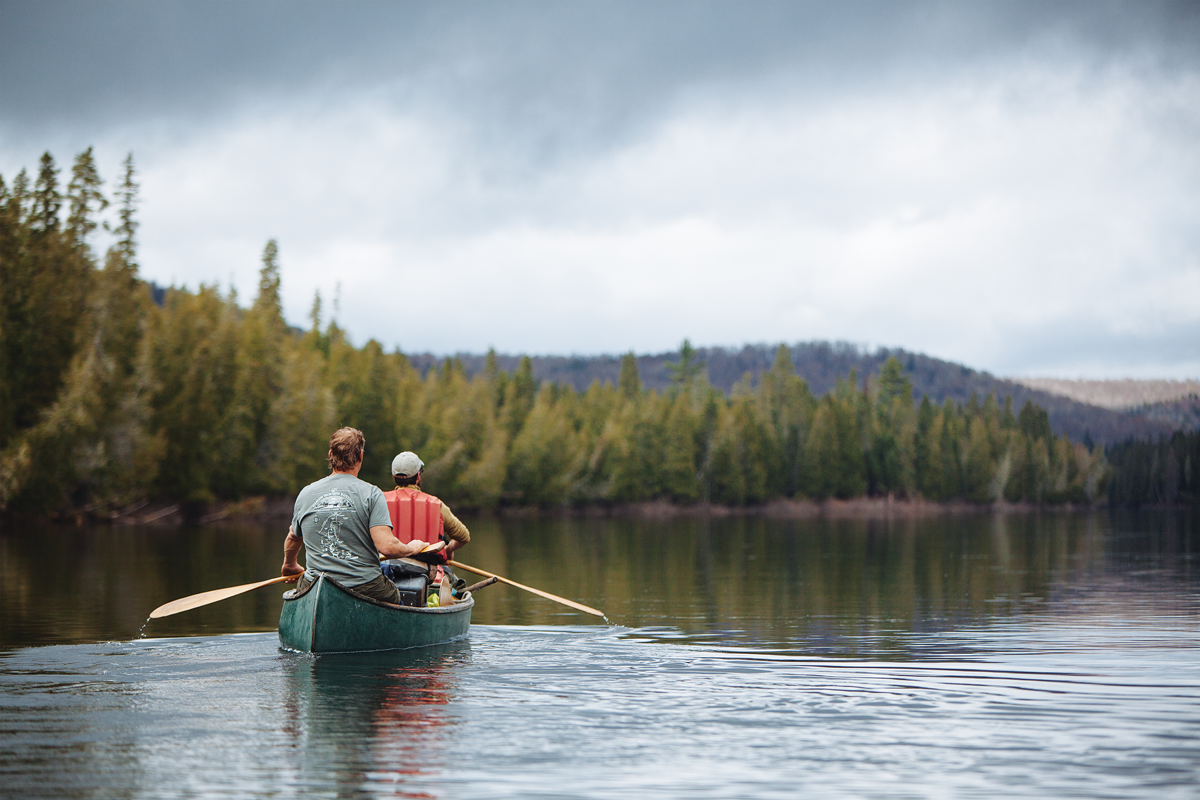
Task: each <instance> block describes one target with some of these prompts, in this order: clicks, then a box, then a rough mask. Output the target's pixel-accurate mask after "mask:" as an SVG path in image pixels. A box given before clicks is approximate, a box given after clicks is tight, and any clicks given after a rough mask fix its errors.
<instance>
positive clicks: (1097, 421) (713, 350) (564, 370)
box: [407, 342, 1200, 444]
mask: <svg viewBox="0 0 1200 800" xmlns="http://www.w3.org/2000/svg"><path fill="white" fill-rule="evenodd" d="M777 347H778V345H766V344H757V345H746V346H745V347H742V348H741V349H733V348H723V347H706V348H697V351H696V353H697V356H698V357H699V358H700V359H701V360H703V361H704V362H705V364H706V366H707V371H708V380H709V382H710V383H712V385H713V386H715V387H716V388H718V389H721V390H722V391H726V392H728V391H729V390H730V389H731V388H732V387H733V385H734V384H735V383H737V382H738V381H740V380H742V378H743V377H744V376H746V374H747V373H748V374H749V375H750V376H751V380H753V381H757V379H758V376H759V375H760V374H761V373H762V372H763V371H764V370H768V369H770V368H771V364H772V363H773V362H774V360H775V350H776V348H777ZM788 349H789V350H790V351H791V355H792V364H793V365H795V368H796V373H797V374H798V375H800V376H801V377H802V378H804V380H806V381H807V382H808V385H809V388H810V389H811V390H812V391H813V393H814V394H816V395H818V396H819V395H823V394H825V393H826V392H828V391H829V390H830V389H832V388H833V387H834V386H835V385H836V384H837V380H838V378H845V377H846V376H847V375H848V374H849V373H850V370H852V369H853V370H855V372H856V373H857V378H858V381H859V382H860V383H861V381H862V378H863V376H864V375H872V374H874V373H875V372H876V371H877V370H878V369H879V368H880V366H882V365H883V363H884V362H885V361H887V360H888V358H891V357H893V356H895V358H896V359H897V360H899V361H900V363H901V364H902V365H904V371H905V373H907V375H908V377H909V379H910V380H911V381H912V384H913V392H914V396H915V398H916V399H917V400H918V401H919V400H920V398H921V396H922V395H929V398H930V400H932V401H934V402H936V403H938V404H941V403H943V402H945V400H946V399H947V398H949V399H952V400H954V401H956V402H958V403H965V402H967V401H968V400H969V399H970V396H971V393H972V392H975V393H977V394H978V396H979V399H980V401H982V400H983V398H984V397H986V396H987V395H988V393H990V392H994V393H995V394H996V397H997V398H998V399H999V401H1000V402H1001V403H1003V402H1004V398H1005V397H1012V400H1013V408H1014V410H1015V411H1019V410H1020V408H1021V406H1022V405H1023V404H1024V403H1025V401H1026V400H1032V401H1033V402H1034V403H1035V404H1036V405H1039V406H1041V407H1042V408H1044V409H1046V411H1047V412H1048V413H1049V415H1050V424H1051V426H1052V427H1053V428H1054V431H1055V432H1056V433H1059V434H1061V433H1066V434H1067V435H1068V436H1069V437H1070V438H1071V440H1072V441H1083V440H1084V439H1085V438H1086V437H1090V438H1091V439H1092V440H1093V441H1096V442H1099V443H1102V444H1113V443H1115V442H1119V441H1124V440H1125V439H1129V438H1131V437H1133V438H1138V439H1144V438H1147V437H1157V436H1159V435H1169V434H1170V433H1171V432H1173V431H1175V430H1177V429H1180V428H1184V429H1192V428H1197V427H1200V402H1196V403H1193V404H1192V405H1191V406H1187V404H1186V403H1185V404H1183V407H1180V408H1174V407H1172V408H1171V409H1158V407H1157V406H1143V407H1140V408H1137V409H1133V410H1113V409H1108V408H1101V407H1099V406H1095V405H1090V404H1087V403H1081V402H1078V401H1075V400H1072V399H1070V398H1068V397H1063V396H1061V395H1057V394H1051V393H1049V392H1045V391H1041V390H1038V389H1033V388H1031V387H1029V386H1024V385H1022V384H1020V383H1017V382H1015V381H1011V380H1004V379H1002V378H997V377H995V376H993V375H991V374H990V373H987V372H981V371H979V370H974V369H971V368H970V367H966V366H963V365H962V364H955V363H953V362H950V361H943V360H942V359H940V358H932V357H930V356H927V355H922V354H920V353H912V352H909V351H907V350H903V349H887V348H879V349H877V350H866V349H863V348H860V347H859V346H857V345H854V344H851V343H848V342H802V343H798V344H794V345H791V346H790V347H789V348H788ZM407 357H408V359H409V361H410V362H411V363H412V365H413V366H414V367H416V368H417V369H418V370H419V371H420V372H421V373H422V374H424V372H425V371H426V370H428V369H430V368H432V367H435V366H437V365H439V364H441V363H442V362H443V361H444V360H445V357H443V356H435V355H433V354H430V353H419V354H407ZM453 357H454V358H456V359H458V361H460V362H461V363H462V365H463V368H464V369H465V370H466V372H467V375H475V374H476V373H479V372H481V371H483V368H484V364H485V362H486V358H487V357H486V356H485V355H480V354H474V353H459V354H456V355H455V356H453ZM521 358H522V356H519V355H497V356H496V361H497V363H498V364H499V366H500V368H501V369H504V370H506V371H510V372H511V371H512V370H514V369H516V367H517V366H518V365H519V364H520V361H521ZM530 360H531V361H532V362H533V372H534V375H535V376H536V377H537V378H538V380H541V381H553V382H557V383H559V384H563V385H569V386H572V387H574V389H575V390H576V391H579V392H582V391H585V390H586V389H587V388H588V386H590V385H591V384H592V382H593V381H599V382H601V383H603V382H605V381H608V382H610V383H613V384H615V383H616V382H617V377H618V375H619V373H620V369H621V356H614V355H601V356H530ZM678 360H679V354H678V353H677V352H670V353H657V354H652V355H641V356H637V364H638V371H639V373H640V374H641V379H642V383H643V385H644V386H646V387H647V388H650V389H658V390H660V391H661V390H663V389H665V388H667V387H668V386H669V385H670V373H669V372H668V371H667V365H668V364H673V363H675V362H677V361H678ZM1158 405H1170V404H1158ZM1175 405H1179V403H1178V402H1177V403H1176V404H1175Z"/></svg>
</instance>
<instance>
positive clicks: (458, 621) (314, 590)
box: [279, 575, 475, 653]
mask: <svg viewBox="0 0 1200 800" xmlns="http://www.w3.org/2000/svg"><path fill="white" fill-rule="evenodd" d="M474 607H475V599H474V598H473V597H471V595H470V594H469V593H468V594H467V596H466V597H465V598H463V599H462V600H461V601H459V602H457V603H455V604H454V605H452V606H446V607H445V608H412V607H409V606H394V605H392V604H391V603H383V602H380V601H379V600H375V599H372V598H370V597H364V596H363V595H361V594H359V593H357V592H355V591H354V590H352V589H347V588H346V587H345V586H342V585H341V584H340V583H338V582H337V581H335V580H333V579H332V578H329V577H327V576H325V575H321V576H320V577H318V578H317V581H316V583H312V584H310V585H309V586H308V587H307V588H306V589H305V591H304V592H302V593H300V594H297V593H296V590H295V589H293V590H292V591H290V592H285V593H284V595H283V611H282V612H280V614H279V642H280V644H282V645H283V646H284V647H286V648H287V649H289V650H296V651H299V652H301V653H352V652H360V651H364V650H404V649H407V648H409V647H426V646H428V645H431V644H442V643H444V642H450V641H453V640H455V639H461V638H463V637H464V636H466V635H467V629H468V628H469V627H470V626H471V609H472V608H474Z"/></svg>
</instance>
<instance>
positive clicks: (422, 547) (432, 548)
mask: <svg viewBox="0 0 1200 800" xmlns="http://www.w3.org/2000/svg"><path fill="white" fill-rule="evenodd" d="M408 544H409V546H410V547H411V548H412V552H411V553H409V555H410V556H415V555H417V554H419V553H436V552H438V551H439V550H441V549H442V548H443V547H445V546H446V543H445V542H434V543H433V544H429V543H428V542H419V541H416V540H413V541H411V542H409V543H408Z"/></svg>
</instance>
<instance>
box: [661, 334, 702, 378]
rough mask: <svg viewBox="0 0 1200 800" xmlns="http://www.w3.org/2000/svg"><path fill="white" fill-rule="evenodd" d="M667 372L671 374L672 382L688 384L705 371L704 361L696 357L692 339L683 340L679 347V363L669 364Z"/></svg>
mask: <svg viewBox="0 0 1200 800" xmlns="http://www.w3.org/2000/svg"><path fill="white" fill-rule="evenodd" d="M667 372H669V373H670V374H671V383H673V384H676V385H678V386H686V385H687V384H689V383H691V382H692V381H693V380H695V379H696V378H698V377H699V376H700V375H701V374H703V372H704V362H703V361H701V360H697V359H696V349H695V348H694V347H692V343H691V341H689V340H688V339H684V340H683V344H682V345H680V347H679V363H678V364H667Z"/></svg>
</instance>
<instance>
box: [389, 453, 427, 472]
mask: <svg viewBox="0 0 1200 800" xmlns="http://www.w3.org/2000/svg"><path fill="white" fill-rule="evenodd" d="M424 468H425V462H424V461H422V460H421V459H419V458H417V454H416V453H410V452H409V451H408V450H405V451H404V452H403V453H401V454H400V455H398V456H396V457H395V458H393V459H392V474H393V475H399V476H400V477H401V478H411V477H412V476H413V475H416V474H417V473H418V472H420V471H421V470H422V469H424Z"/></svg>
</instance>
